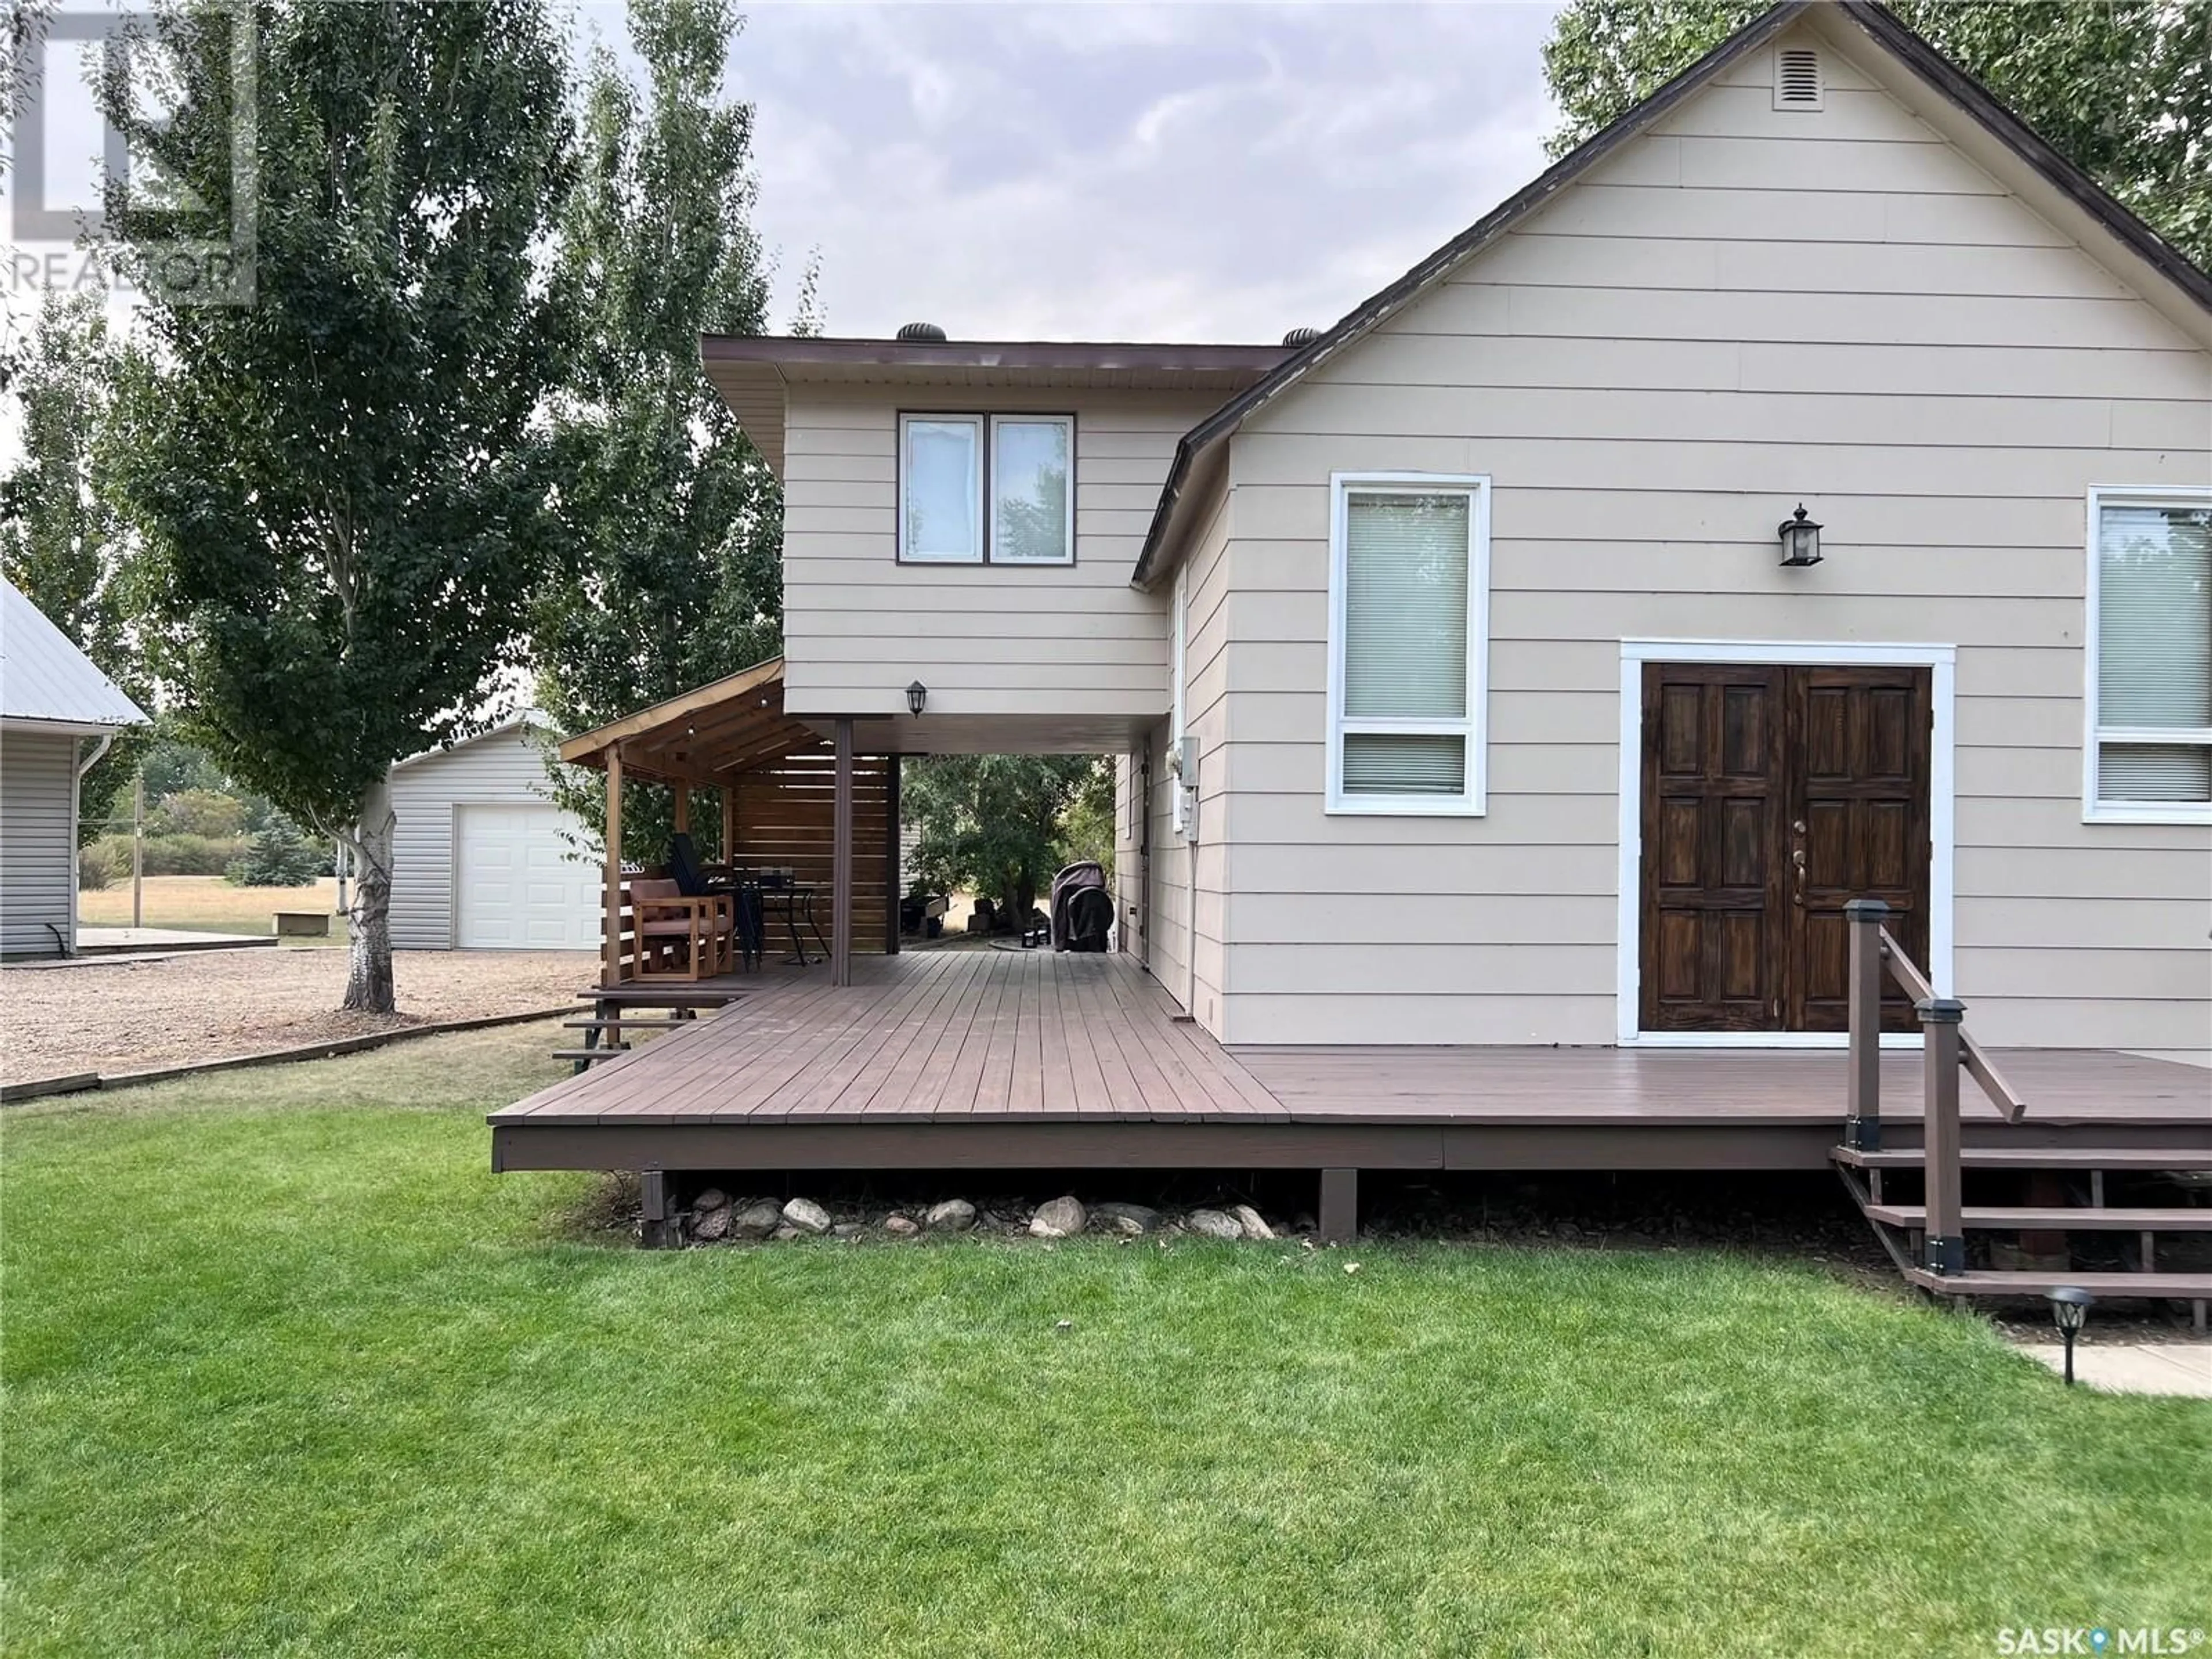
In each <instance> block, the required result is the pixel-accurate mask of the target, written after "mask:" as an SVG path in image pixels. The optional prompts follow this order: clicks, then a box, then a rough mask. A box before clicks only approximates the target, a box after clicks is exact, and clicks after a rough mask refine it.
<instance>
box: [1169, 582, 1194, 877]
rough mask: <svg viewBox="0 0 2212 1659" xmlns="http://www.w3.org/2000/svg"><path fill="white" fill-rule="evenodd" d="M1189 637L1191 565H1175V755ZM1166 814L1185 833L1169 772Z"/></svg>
mask: <svg viewBox="0 0 2212 1659" xmlns="http://www.w3.org/2000/svg"><path fill="white" fill-rule="evenodd" d="M1189 640H1190V566H1189V565H1188V563H1184V564H1180V565H1177V566H1176V580H1175V615H1174V618H1173V620H1172V622H1171V623H1170V635H1169V641H1170V642H1169V646H1168V698H1169V702H1168V753H1169V754H1170V756H1174V755H1176V754H1177V753H1179V752H1180V751H1181V750H1182V744H1183V739H1184V738H1186V737H1187V736H1188V734H1189V730H1190V728H1189V726H1188V719H1189V711H1190V674H1189V667H1188V665H1189V661H1190V658H1189V653H1188V642H1189ZM1168 782H1169V786H1170V787H1169V789H1168V802H1169V805H1168V817H1169V819H1170V822H1171V823H1173V824H1174V826H1175V832H1176V834H1177V835H1178V836H1180V835H1182V834H1184V833H1185V830H1184V825H1183V819H1184V812H1183V790H1182V777H1181V776H1180V775H1172V774H1171V775H1170V777H1169V780H1168Z"/></svg>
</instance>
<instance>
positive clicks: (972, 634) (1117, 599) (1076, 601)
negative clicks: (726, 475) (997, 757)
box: [783, 386, 1217, 730]
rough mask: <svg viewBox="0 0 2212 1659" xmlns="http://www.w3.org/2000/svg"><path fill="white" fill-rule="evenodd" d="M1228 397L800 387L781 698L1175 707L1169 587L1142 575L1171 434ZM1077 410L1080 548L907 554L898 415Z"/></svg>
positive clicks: (1002, 710)
mask: <svg viewBox="0 0 2212 1659" xmlns="http://www.w3.org/2000/svg"><path fill="white" fill-rule="evenodd" d="M1215 401H1217V400H1216V399H1215V398H1212V397H1211V396H1209V395H1203V394H1202V395H1200V396H1198V397H1195V398H1190V397H1176V396H1173V395H1170V394H1167V393H1161V392H1107V391H1097V390H1091V391H1079V392H1028V391H1022V392H1013V391H1006V392H975V391H974V390H972V389H968V390H963V391H961V392H957V394H956V393H953V392H946V393H945V394H944V395H942V396H938V395H936V394H933V393H932V392H928V391H927V390H924V389H918V388H915V387H912V386H902V387H899V388H896V390H894V389H891V388H884V387H836V388H829V387H808V386H794V387H793V388H792V394H791V402H790V410H789V415H788V418H787V424H786V441H787V450H788V459H787V466H786V475H785V483H784V554H783V616H784V641H785V655H786V660H787V669H786V690H785V706H786V707H787V708H788V709H789V710H790V711H791V712H792V713H793V714H801V715H817V716H820V715H830V714H898V713H901V712H902V711H903V710H904V708H905V707H906V687H907V685H908V683H909V682H911V681H913V680H915V679H919V680H921V682H922V683H923V684H926V685H927V687H928V688H929V712H930V714H932V715H938V716H956V717H968V716H1000V717H1009V718H1015V719H1032V720H1042V719H1044V718H1046V717H1051V716H1063V715H1064V716H1082V717H1101V716H1103V717H1110V718H1115V719H1119V720H1126V721H1127V722H1128V726H1129V729H1131V730H1135V729H1139V728H1140V727H1141V726H1143V725H1144V724H1145V723H1146V722H1149V721H1151V720H1156V719H1158V717H1159V716H1160V715H1161V714H1163V713H1164V711H1165V708H1166V704H1165V702H1164V701H1163V697H1164V688H1165V686H1166V683H1167V649H1168V647H1167V631H1166V620H1165V619H1166V608H1165V607H1166V601H1165V599H1164V597H1163V596H1161V595H1158V594H1152V595H1147V594H1143V593H1139V592H1136V591H1135V590H1134V589H1133V588H1132V587H1131V586H1129V572H1130V570H1131V568H1133V566H1134V564H1135V562H1136V558H1137V552H1138V550H1139V547H1141V546H1142V544H1143V542H1144V538H1145V532H1146V529H1147V528H1148V527H1149V526H1150V525H1151V523H1152V512H1153V509H1154V507H1156V506H1157V505H1158V501H1159V495H1160V488H1161V486H1162V484H1163V483H1164V482H1165V480H1166V478H1167V472H1168V464H1169V461H1170V458H1171V457H1172V456H1173V454H1174V453H1175V447H1176V440H1178V439H1179V438H1180V437H1181V436H1182V434H1183V433H1184V432H1185V431H1187V430H1188V428H1190V427H1191V426H1192V425H1194V423H1195V422H1197V421H1198V420H1199V419H1200V418H1201V417H1202V416H1205V415H1206V413H1207V412H1208V410H1210V409H1211V408H1212V405H1213V403H1214V402H1215ZM901 409H906V410H927V411H929V412H939V411H955V410H994V411H998V412H1002V413H1003V412H1007V411H1012V410H1036V411H1041V412H1043V411H1048V412H1053V413H1068V412H1072V413H1073V415H1074V416H1075V496H1076V501H1075V562H1074V564H1073V565H1072V566H1053V567H1048V568H1017V567H1012V566H1006V565H921V564H907V565H902V564H900V563H899V562H897V558H896V529H897V506H896V483H895V475H896V470H897V450H898V413H899V410H901Z"/></svg>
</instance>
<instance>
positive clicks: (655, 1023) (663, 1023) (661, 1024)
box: [561, 1014, 699, 1031]
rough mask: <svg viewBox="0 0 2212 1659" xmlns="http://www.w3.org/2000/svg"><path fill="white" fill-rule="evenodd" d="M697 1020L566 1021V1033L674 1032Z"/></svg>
mask: <svg viewBox="0 0 2212 1659" xmlns="http://www.w3.org/2000/svg"><path fill="white" fill-rule="evenodd" d="M698 1023H699V1022H698V1021H697V1020H696V1019H640V1018H637V1016H635V1014H617V1015H616V1016H615V1017H614V1018H611V1019H564V1020H562V1022H561V1029H562V1030H564V1031H672V1030H675V1029H676V1028H677V1027H678V1026H679V1025H696V1024H698Z"/></svg>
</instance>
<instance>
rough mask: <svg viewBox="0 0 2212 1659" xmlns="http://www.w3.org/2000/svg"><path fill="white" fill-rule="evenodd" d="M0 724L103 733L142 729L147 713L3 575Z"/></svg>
mask: <svg viewBox="0 0 2212 1659" xmlns="http://www.w3.org/2000/svg"><path fill="white" fill-rule="evenodd" d="M0 720H7V721H9V723H10V724H13V723H15V722H16V721H26V722H30V723H33V724H36V725H41V726H53V727H57V728H58V729H61V730H63V731H71V730H74V731H79V732H85V731H94V732H101V731H107V730H109V729H111V728H112V727H115V726H143V725H145V724H146V714H145V711H144V710H143V709H142V708H139V707H138V705H137V703H135V702H131V699H130V698H129V697H127V696H125V695H124V694H123V690H122V688H121V687H119V686H118V685H117V684H115V682H114V681H113V680H111V679H109V678H107V676H106V675H105V674H103V673H101V672H100V668H99V666H98V665H96V664H95V663H94V661H93V660H92V659H91V658H89V657H88V656H86V655H85V654H84V653H83V652H82V651H80V650H78V649H77V648H76V646H74V645H72V644H71V643H70V641H69V638H68V636H67V635H64V633H63V632H62V630H61V629H58V628H57V627H55V626H54V624H53V623H52V620H50V619H49V618H48V617H47V616H46V612H45V611H41V610H40V609H39V607H38V606H37V605H33V604H32V603H31V601H30V599H29V598H28V597H27V595H26V594H25V593H24V592H23V591H22V589H21V588H19V587H17V586H15V583H13V582H11V581H9V580H7V579H6V578H5V577H3V576H0Z"/></svg>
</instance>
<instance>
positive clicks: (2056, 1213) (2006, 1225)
mask: <svg viewBox="0 0 2212 1659" xmlns="http://www.w3.org/2000/svg"><path fill="white" fill-rule="evenodd" d="M1866 1212H1867V1218H1868V1219H1869V1221H1879V1222H1881V1223H1882V1224H1883V1225H1885V1226H1890V1227H1920V1228H1924V1227H1925V1226H1927V1225H1928V1210H1927V1206H1924V1205H1920V1204H1869V1205H1868V1206H1866ZM1959 1219H1960V1223H1961V1224H1962V1225H1966V1226H1968V1227H1976V1228H1995V1229H2002V1230H2004V1231H2022V1232H2115V1233H2136V1232H2142V1233H2212V1209H2203V1210H2187V1209H2181V1210H2119V1209H2100V1208H2095V1207H2092V1206H2071V1207H2068V1206H2060V1207H2058V1208H2056V1209H2051V1208H2041V1209H2028V1208H1996V1209H1985V1208H1977V1207H1976V1206H1972V1205H1968V1206H1966V1208H1965V1209H1963V1210H1961V1211H1960V1212H1959Z"/></svg>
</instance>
